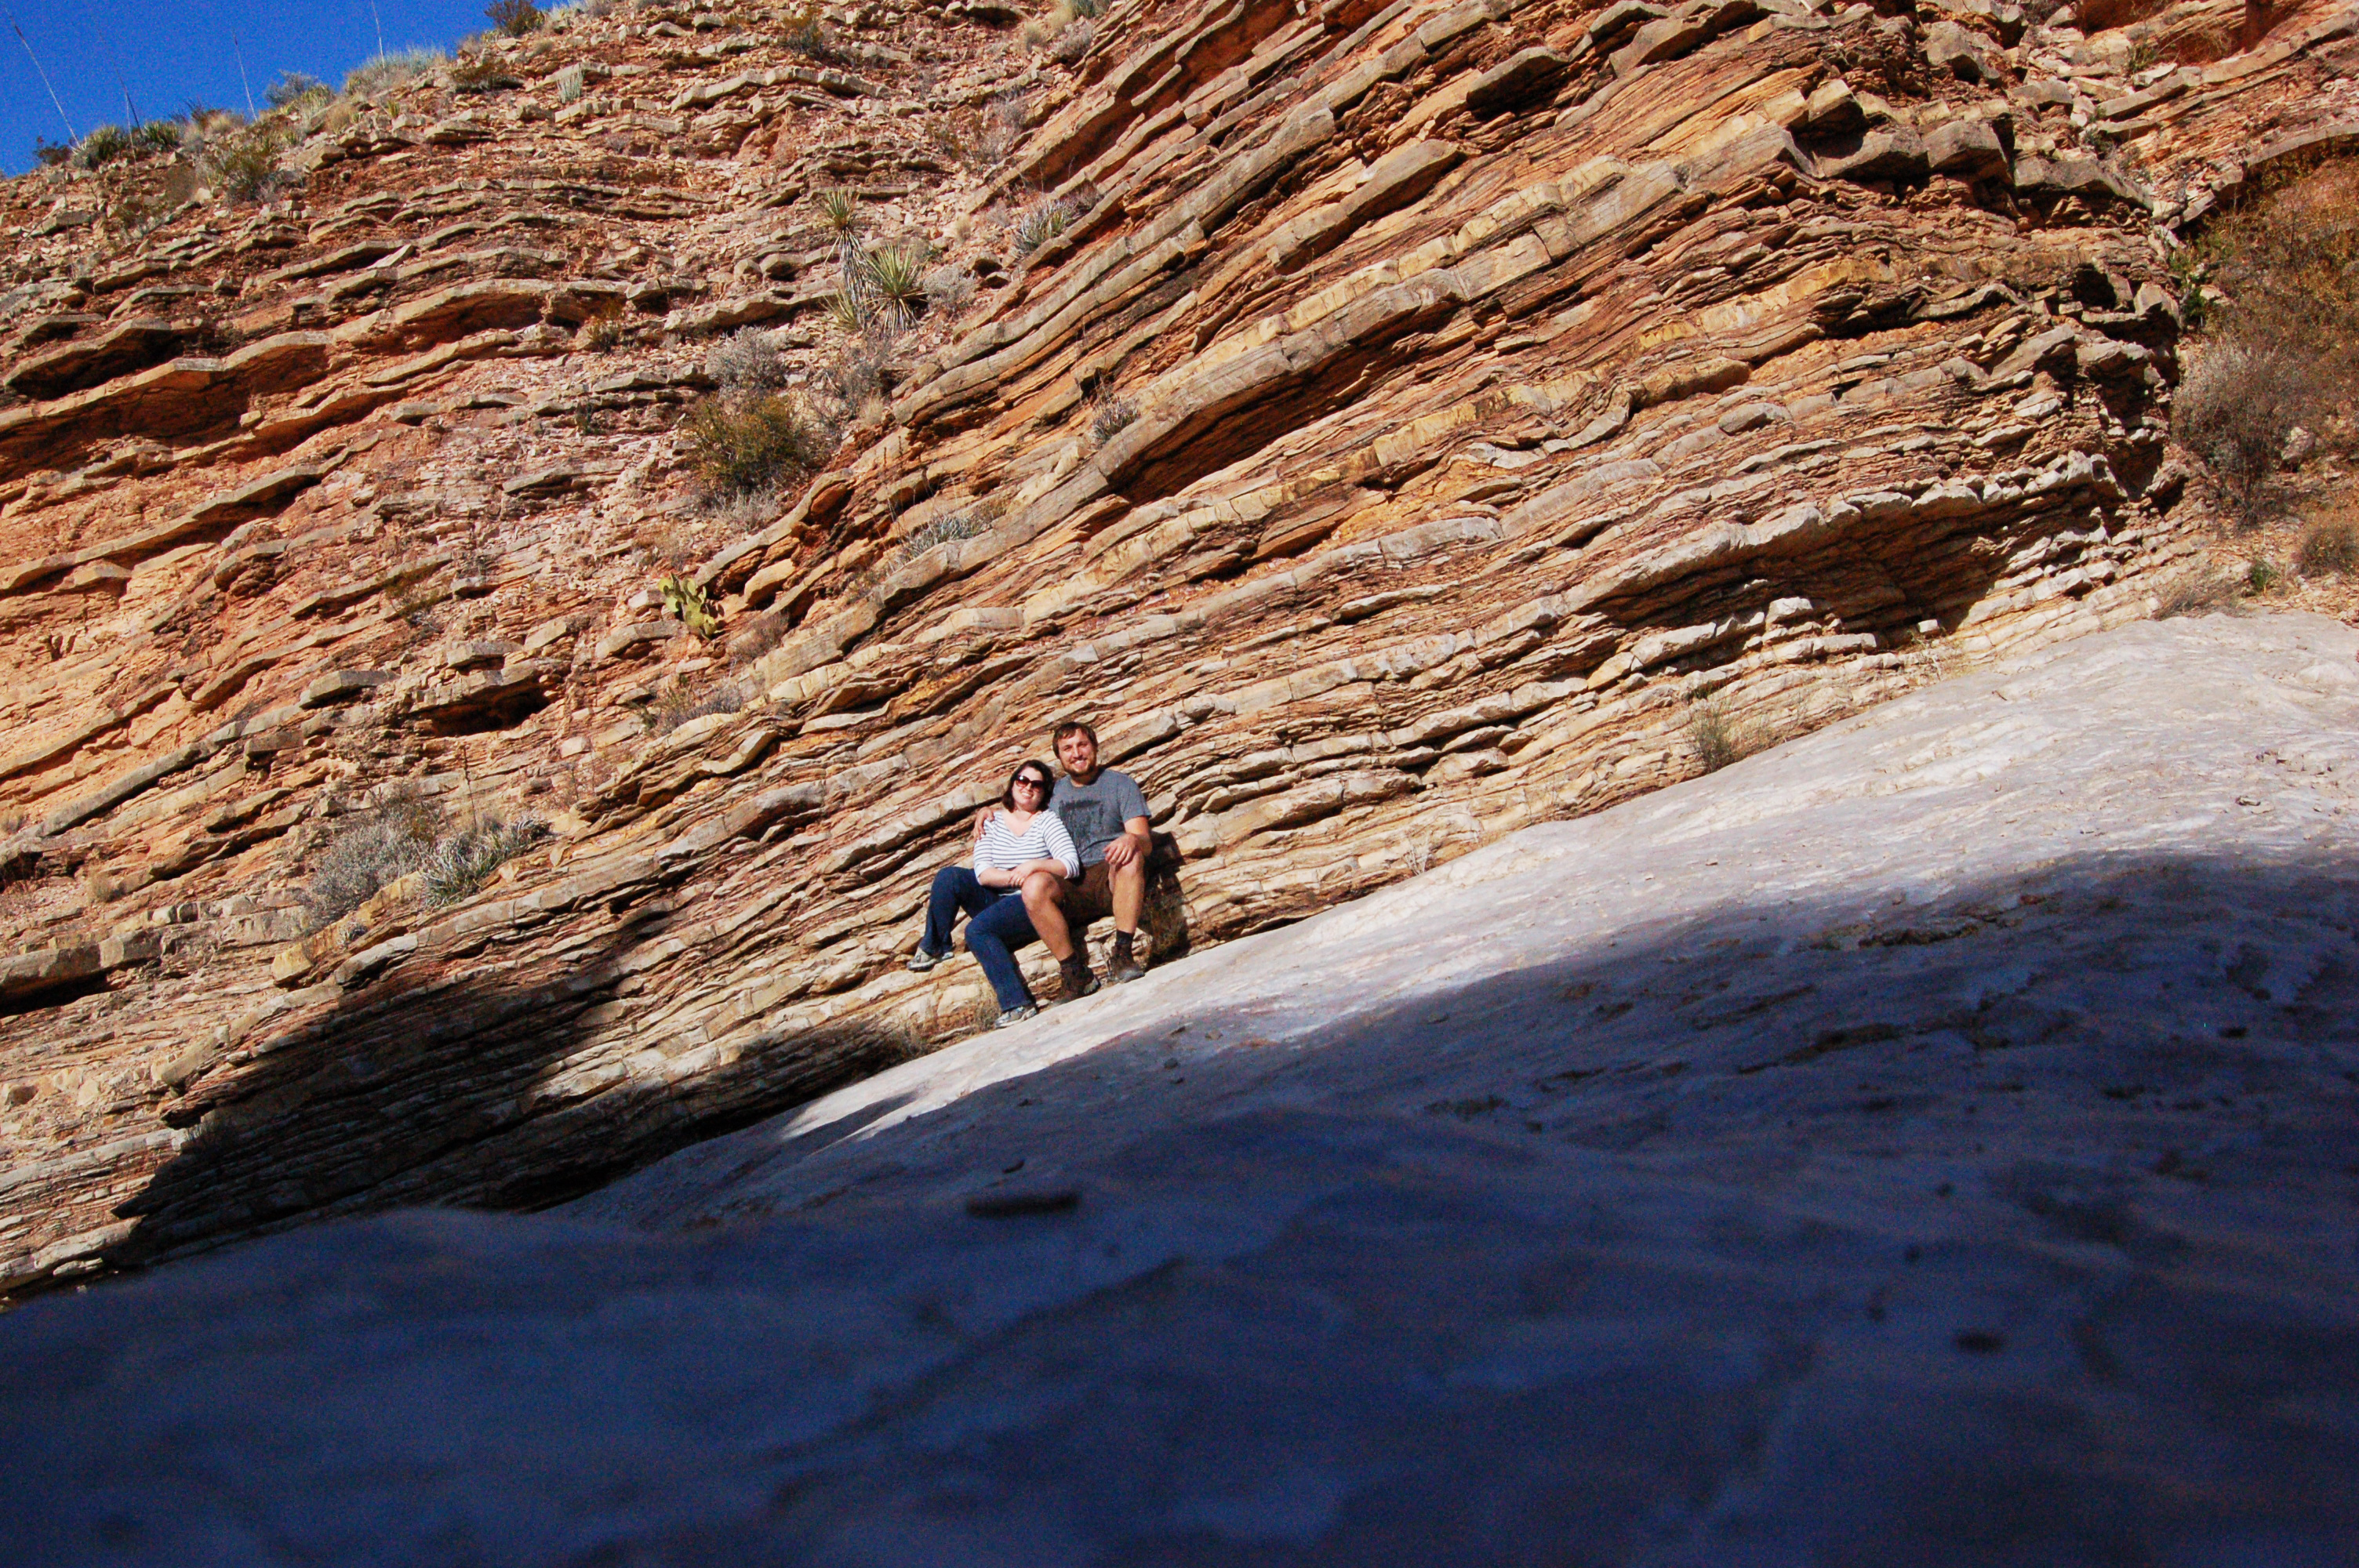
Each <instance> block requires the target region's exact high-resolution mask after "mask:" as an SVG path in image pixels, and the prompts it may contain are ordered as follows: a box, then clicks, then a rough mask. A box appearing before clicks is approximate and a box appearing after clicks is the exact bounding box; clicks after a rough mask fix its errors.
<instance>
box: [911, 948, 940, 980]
mask: <svg viewBox="0 0 2359 1568" xmlns="http://www.w3.org/2000/svg"><path fill="white" fill-rule="evenodd" d="M947 957H950V955H949V954H948V953H929V952H927V951H926V950H925V949H924V948H923V947H920V948H919V949H918V950H917V951H916V952H914V953H912V954H910V955H909V968H910V971H911V972H912V973H915V974H920V975H922V974H924V973H925V972H926V971H927V970H928V969H930V968H933V967H934V966H935V965H936V964H939V963H940V962H941V961H942V960H943V959H944V958H947Z"/></svg>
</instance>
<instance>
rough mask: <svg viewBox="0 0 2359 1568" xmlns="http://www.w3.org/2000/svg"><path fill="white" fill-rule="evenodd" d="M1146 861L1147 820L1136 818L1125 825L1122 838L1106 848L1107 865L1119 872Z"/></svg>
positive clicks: (1140, 817)
mask: <svg viewBox="0 0 2359 1568" xmlns="http://www.w3.org/2000/svg"><path fill="white" fill-rule="evenodd" d="M1134 825H1135V826H1134ZM1146 859H1147V819H1146V818H1145V817H1143V816H1134V817H1132V818H1131V819H1130V821H1129V822H1127V823H1125V824H1124V825H1123V835H1122V837H1121V838H1117V839H1115V840H1114V842H1113V843H1111V844H1108V845H1107V846H1106V851H1105V863H1106V864H1107V865H1108V866H1110V867H1112V868H1113V869H1114V870H1115V871H1121V870H1122V869H1123V868H1124V867H1125V866H1127V865H1129V864H1131V863H1132V862H1133V861H1136V860H1146Z"/></svg>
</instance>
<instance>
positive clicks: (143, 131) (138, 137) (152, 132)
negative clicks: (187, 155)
mask: <svg viewBox="0 0 2359 1568" xmlns="http://www.w3.org/2000/svg"><path fill="white" fill-rule="evenodd" d="M131 141H132V145H133V147H134V149H135V150H136V151H139V152H143V153H176V152H179V150H180V127H179V126H178V125H176V124H173V123H172V122H171V121H169V120H149V121H147V123H146V124H142V125H139V126H137V127H136V128H135V129H134V130H133V131H132V133H131Z"/></svg>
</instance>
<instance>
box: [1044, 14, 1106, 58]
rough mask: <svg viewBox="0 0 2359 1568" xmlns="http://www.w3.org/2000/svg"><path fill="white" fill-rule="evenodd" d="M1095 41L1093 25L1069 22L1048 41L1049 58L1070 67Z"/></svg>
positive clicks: (1095, 31)
mask: <svg viewBox="0 0 2359 1568" xmlns="http://www.w3.org/2000/svg"><path fill="white" fill-rule="evenodd" d="M1097 41H1098V30H1097V27H1095V26H1094V25H1093V24H1092V23H1089V22H1083V21H1075V22H1070V23H1068V24H1066V26H1065V27H1064V28H1063V30H1061V31H1060V32H1059V33H1058V34H1057V36H1056V37H1055V38H1051V39H1049V55H1050V57H1051V58H1053V59H1057V60H1059V61H1060V62H1062V63H1063V64H1066V65H1071V64H1073V63H1074V62H1075V61H1077V60H1079V59H1081V58H1082V56H1083V55H1085V54H1087V53H1089V52H1090V46H1091V45H1092V44H1094V43H1096V42H1097Z"/></svg>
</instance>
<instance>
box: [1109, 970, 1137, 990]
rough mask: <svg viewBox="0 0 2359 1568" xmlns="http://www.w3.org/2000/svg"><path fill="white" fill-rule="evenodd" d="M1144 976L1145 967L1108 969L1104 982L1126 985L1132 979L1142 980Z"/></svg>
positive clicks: (1112, 984) (1111, 984)
mask: <svg viewBox="0 0 2359 1568" xmlns="http://www.w3.org/2000/svg"><path fill="white" fill-rule="evenodd" d="M1146 978H1147V971H1146V970H1145V969H1108V970H1107V971H1106V978H1105V983H1106V984H1108V985H1110V986H1126V985H1128V984H1129V983H1130V982H1131V981H1133V980H1142V979H1146Z"/></svg>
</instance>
